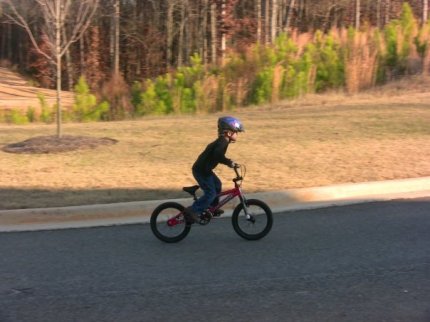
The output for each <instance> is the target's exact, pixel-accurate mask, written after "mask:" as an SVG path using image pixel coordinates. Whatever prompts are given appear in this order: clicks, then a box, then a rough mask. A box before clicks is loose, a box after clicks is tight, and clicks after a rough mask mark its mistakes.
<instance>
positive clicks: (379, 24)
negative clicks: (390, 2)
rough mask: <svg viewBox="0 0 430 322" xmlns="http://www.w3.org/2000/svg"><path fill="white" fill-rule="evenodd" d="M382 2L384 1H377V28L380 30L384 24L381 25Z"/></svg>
mask: <svg viewBox="0 0 430 322" xmlns="http://www.w3.org/2000/svg"><path fill="white" fill-rule="evenodd" d="M381 1H382V0H377V1H376V27H378V28H381V27H382V24H381Z"/></svg>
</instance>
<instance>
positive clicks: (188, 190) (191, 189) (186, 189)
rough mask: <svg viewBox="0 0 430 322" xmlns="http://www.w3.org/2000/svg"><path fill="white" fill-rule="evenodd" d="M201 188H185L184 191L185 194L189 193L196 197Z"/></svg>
mask: <svg viewBox="0 0 430 322" xmlns="http://www.w3.org/2000/svg"><path fill="white" fill-rule="evenodd" d="M199 188H200V187H199V186H197V185H195V186H191V187H183V188H182V190H184V191H185V192H188V193H189V194H190V195H192V196H194V195H195V194H196V191H197V190H199Z"/></svg>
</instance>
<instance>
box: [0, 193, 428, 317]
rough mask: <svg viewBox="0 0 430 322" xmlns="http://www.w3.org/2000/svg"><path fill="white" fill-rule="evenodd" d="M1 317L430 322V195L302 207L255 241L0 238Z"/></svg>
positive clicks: (84, 235) (63, 234)
mask: <svg viewBox="0 0 430 322" xmlns="http://www.w3.org/2000/svg"><path fill="white" fill-rule="evenodd" d="M0 321H2V322H12V321H13V322H14V321H20V322H21V321H23V322H26V321H41V322H50V321H56V322H57V321H97V322H99V321H163V322H164V321H378V322H379V321H430V198H427V199H417V200H409V201H394V202H385V203H370V204H362V205H353V206H345V207H333V208H326V209H318V210H311V211H297V212H291V213H288V214H286V215H277V216H276V217H275V223H274V228H273V230H272V232H271V233H270V235H269V236H267V237H266V238H265V239H263V240H261V241H258V242H248V241H245V240H242V239H240V238H239V237H238V236H236V235H235V233H234V231H233V229H232V227H231V224H230V220H229V219H222V220H219V221H217V222H216V223H213V224H211V225H209V226H207V227H197V228H195V229H194V228H193V230H192V231H191V233H190V235H189V236H188V237H187V238H186V239H185V240H184V241H183V242H181V243H179V244H173V245H169V244H164V243H162V242H160V241H158V240H156V239H155V238H154V237H153V236H152V235H151V232H150V228H149V226H147V225H133V226H118V227H105V228H91V229H75V230H59V231H44V232H32V233H30V232H26V233H2V234H0Z"/></svg>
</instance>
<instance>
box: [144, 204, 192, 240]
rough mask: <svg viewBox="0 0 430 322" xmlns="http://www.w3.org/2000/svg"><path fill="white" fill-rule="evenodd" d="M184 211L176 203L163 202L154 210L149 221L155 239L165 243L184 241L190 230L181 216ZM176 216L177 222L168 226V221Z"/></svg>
mask: <svg viewBox="0 0 430 322" xmlns="http://www.w3.org/2000/svg"><path fill="white" fill-rule="evenodd" d="M184 209H185V207H184V206H182V205H181V204H179V203H177V202H165V203H162V204H161V205H159V206H158V207H157V208H155V209H154V211H153V212H152V215H151V221H150V224H151V230H152V233H153V234H154V235H155V237H157V238H158V239H160V240H162V241H163V242H166V243H177V242H179V241H181V240H182V239H184V238H185V237H186V236H187V235H188V233H189V232H190V230H191V225H190V224H189V223H187V222H186V221H185V219H184V218H183V217H182V215H181V212H182V211H184ZM178 215H180V216H179V219H178V222H177V223H176V224H175V225H169V224H168V221H169V220H170V219H172V218H175V217H177V216H178Z"/></svg>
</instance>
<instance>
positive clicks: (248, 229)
mask: <svg viewBox="0 0 430 322" xmlns="http://www.w3.org/2000/svg"><path fill="white" fill-rule="evenodd" d="M246 206H247V208H248V211H249V212H250V213H251V215H252V216H254V217H253V218H254V219H255V221H254V222H252V221H250V220H248V219H246V216H245V211H244V209H243V204H242V203H240V204H239V205H237V206H236V208H235V209H234V211H233V215H232V217H231V221H232V224H233V228H234V230H235V232H236V233H237V234H238V235H239V236H240V237H242V238H244V239H246V240H258V239H261V238H263V237H264V236H266V235H267V234H268V233H269V232H270V230H271V229H272V225H273V214H272V210H271V209H270V207H269V206H268V205H267V204H266V203H264V202H263V201H261V200H258V199H249V200H247V201H246Z"/></svg>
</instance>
